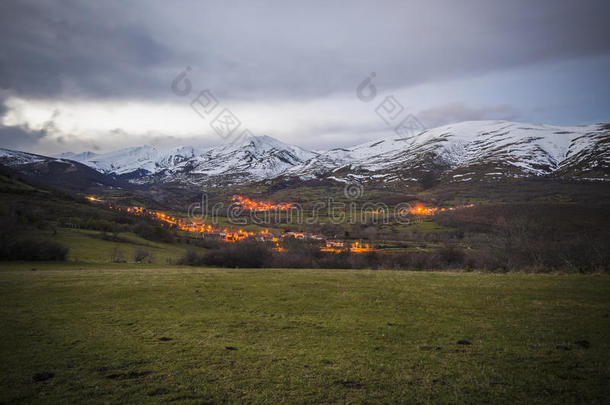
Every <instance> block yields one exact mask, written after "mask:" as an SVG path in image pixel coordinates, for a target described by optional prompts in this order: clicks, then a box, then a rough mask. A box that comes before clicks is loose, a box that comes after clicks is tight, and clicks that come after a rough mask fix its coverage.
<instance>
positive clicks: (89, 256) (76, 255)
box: [48, 228, 188, 265]
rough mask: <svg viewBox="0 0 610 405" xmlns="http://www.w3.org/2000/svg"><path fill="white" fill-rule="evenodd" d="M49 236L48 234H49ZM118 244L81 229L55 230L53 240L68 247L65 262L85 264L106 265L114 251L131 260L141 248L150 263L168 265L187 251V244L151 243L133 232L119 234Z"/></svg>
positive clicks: (96, 232)
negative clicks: (169, 260)
mask: <svg viewBox="0 0 610 405" xmlns="http://www.w3.org/2000/svg"><path fill="white" fill-rule="evenodd" d="M48 236H49V237H50V235H48ZM117 236H118V238H119V239H120V242H115V241H111V240H103V239H100V232H98V231H89V230H80V229H65V228H63V229H62V228H60V229H58V234H57V235H56V236H55V237H54V239H55V240H56V241H58V242H60V243H61V244H63V245H64V246H66V247H68V248H69V251H68V260H71V261H81V262H88V263H108V262H110V260H111V256H112V255H113V253H114V251H115V249H118V250H119V251H120V252H121V254H122V256H123V257H124V259H125V260H127V261H128V262H133V261H134V256H135V253H136V251H137V250H139V249H144V250H147V251H148V252H150V253H151V254H152V264H157V265H164V264H167V259H172V260H175V259H177V258H179V257H180V256H182V255H183V254H184V252H185V251H186V250H187V247H188V246H187V245H180V244H176V243H173V244H172V243H161V242H153V241H150V240H146V239H144V238H141V237H139V236H137V235H135V234H133V233H119V234H118V235H117Z"/></svg>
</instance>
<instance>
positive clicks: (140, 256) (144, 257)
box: [133, 249, 152, 263]
mask: <svg viewBox="0 0 610 405" xmlns="http://www.w3.org/2000/svg"><path fill="white" fill-rule="evenodd" d="M133 260H134V261H135V262H136V263H150V262H152V254H151V253H150V252H149V251H148V250H146V249H138V250H136V253H135V255H134V258H133Z"/></svg>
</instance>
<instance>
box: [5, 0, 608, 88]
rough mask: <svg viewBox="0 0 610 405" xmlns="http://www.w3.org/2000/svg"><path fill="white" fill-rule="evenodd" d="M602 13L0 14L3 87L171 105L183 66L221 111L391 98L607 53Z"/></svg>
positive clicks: (236, 9)
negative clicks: (216, 97) (339, 94)
mask: <svg viewBox="0 0 610 405" xmlns="http://www.w3.org/2000/svg"><path fill="white" fill-rule="evenodd" d="M609 14H610V2H607V1H596V0H591V1H586V2H577V1H573V0H539V1H534V2H532V1H525V0H518V1H507V2H490V1H488V0H475V1H468V2H455V1H452V0H451V1H450V0H445V1H438V2H429V1H423V0H418V1H408V2H407V1H389V0H386V1H368V2H364V1H354V2H352V1H349V2H348V1H345V2H322V1H312V2H285V1H261V2H255V3H254V2H246V1H230V2H221V1H207V2H201V1H183V2H177V3H176V2H150V1H143V0H140V1H132V2H118V1H113V0H110V1H104V2H82V1H76V0H72V1H44V0H35V1H33V0H19V1H16V0H9V1H4V2H2V3H1V5H0V16H2V17H0V49H1V52H2V59H1V60H2V62H1V63H0V86H1V87H3V88H5V89H10V90H13V91H15V92H19V93H22V94H37V95H38V94H39V95H51V96H55V95H58V94H62V95H67V96H70V95H77V96H82V95H91V96H96V97H128V98H148V97H164V98H169V97H172V94H171V93H170V92H169V91H168V84H169V82H170V81H171V79H172V78H173V76H174V75H176V74H178V72H179V71H180V70H181V69H182V68H183V67H184V66H186V65H191V66H192V67H193V68H194V71H193V79H194V80H195V81H196V83H197V85H198V86H201V87H211V88H214V89H215V91H216V92H217V93H218V94H220V95H221V96H224V97H233V98H240V97H258V98H262V99H264V98H267V97H276V96H291V97H302V96H319V95H324V94H327V93H331V92H336V91H349V90H351V89H352V88H353V87H354V84H355V83H359V81H360V80H361V79H362V77H363V75H366V74H368V73H369V72H370V71H373V70H374V71H376V72H377V73H378V77H379V83H380V86H386V88H394V87H400V86H408V85H414V84H419V83H423V82H430V81H435V80H442V79H448V78H455V77H462V76H469V75H476V74H480V73H484V72H488V71H493V70H497V69H507V68H511V67H515V66H521V65H527V64H532V63H539V62H542V61H548V60H560V59H566V58H576V57H582V56H588V55H598V54H602V53H608V52H610V41H608V40H607V39H608V38H610V24H607V16H608V15H609Z"/></svg>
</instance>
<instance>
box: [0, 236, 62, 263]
mask: <svg viewBox="0 0 610 405" xmlns="http://www.w3.org/2000/svg"><path fill="white" fill-rule="evenodd" d="M67 255H68V248H67V247H65V246H63V245H61V244H59V243H57V242H53V241H46V240H36V239H19V240H15V241H4V242H3V243H2V246H1V247H0V259H3V260H33V261H45V260H49V261H65V260H66V257H67Z"/></svg>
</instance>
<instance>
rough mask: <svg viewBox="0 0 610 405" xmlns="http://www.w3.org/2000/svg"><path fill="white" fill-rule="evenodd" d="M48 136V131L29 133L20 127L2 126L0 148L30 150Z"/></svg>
mask: <svg viewBox="0 0 610 405" xmlns="http://www.w3.org/2000/svg"><path fill="white" fill-rule="evenodd" d="M45 136H46V131H29V130H27V129H23V128H19V127H5V126H2V125H0V148H5V149H14V150H29V149H32V148H34V147H35V146H36V145H37V144H38V142H39V141H40V140H41V139H42V138H44V137H45Z"/></svg>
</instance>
